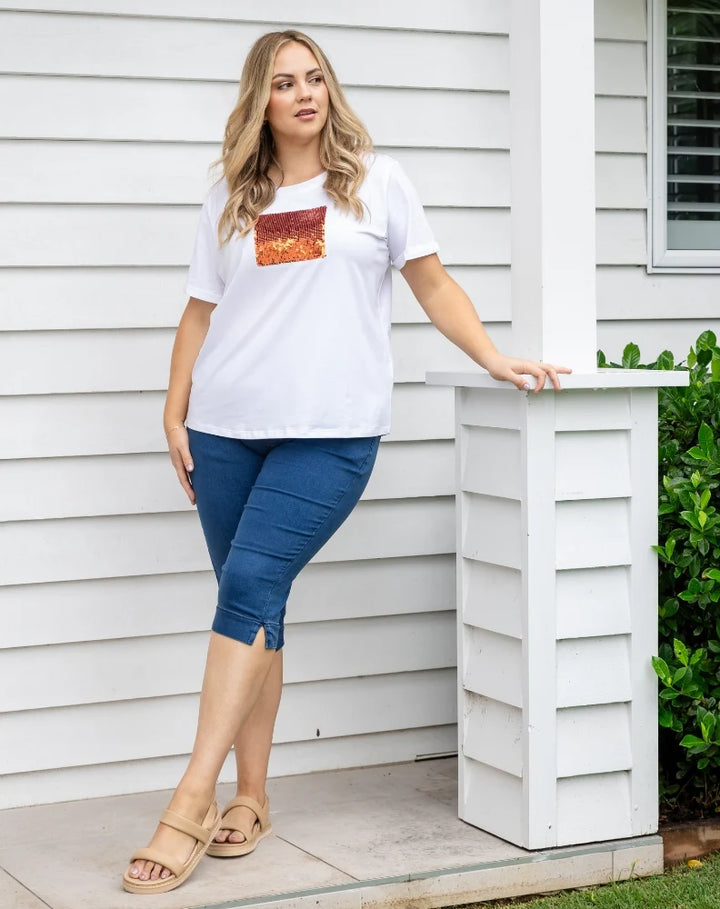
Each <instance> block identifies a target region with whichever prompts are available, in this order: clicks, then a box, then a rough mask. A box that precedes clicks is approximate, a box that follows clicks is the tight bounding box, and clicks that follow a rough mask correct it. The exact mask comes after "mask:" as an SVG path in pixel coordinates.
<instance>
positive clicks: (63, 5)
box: [11, 0, 607, 34]
mask: <svg viewBox="0 0 720 909" xmlns="http://www.w3.org/2000/svg"><path fill="white" fill-rule="evenodd" d="M605 2H607V0H605ZM11 8H12V9H23V10H47V11H60V12H71V13H87V12H90V13H99V14H102V15H113V16H123V15H140V16H148V8H147V4H145V3H142V2H141V0H122V2H120V0H107V2H106V0H70V2H68V0H38V2H35V0H17V2H14V3H13V4H12V7H11ZM272 12H273V13H274V14H275V16H276V18H275V19H265V18H263V19H261V18H260V17H259V16H258V15H257V14H256V15H248V10H247V8H243V7H242V6H239V5H238V3H237V2H235V0H204V2H203V4H202V6H199V5H198V4H197V3H196V2H195V0H154V2H153V5H152V18H158V19H164V18H171V19H175V18H190V19H192V20H202V19H221V20H224V21H227V22H239V21H240V22H243V21H261V22H263V24H264V25H267V26H268V29H267V30H269V29H270V27H272V25H273V24H275V25H279V24H282V26H283V27H285V28H288V27H291V26H290V25H289V23H292V27H295V26H302V25H311V24H312V25H334V26H338V27H341V28H345V27H348V26H354V27H358V28H378V27H379V28H391V29H398V30H400V31H402V32H405V31H407V30H409V29H412V30H414V29H430V30H431V31H433V32H436V31H440V32H441V31H458V32H478V31H484V32H489V33H494V32H497V33H499V34H503V33H507V30H508V24H509V12H508V10H507V9H505V4H504V3H498V2H497V0H461V2H454V3H448V4H447V5H446V6H445V7H444V8H443V15H442V17H440V16H438V14H437V7H435V6H430V5H425V4H422V3H417V2H414V0H396V2H394V3H393V4H388V3H385V2H383V0H367V2H366V3H363V4H362V6H361V7H357V8H355V7H349V6H346V5H345V4H342V5H341V4H339V3H337V2H336V0H316V2H314V3H313V4H312V5H311V6H307V7H303V9H302V16H301V19H300V21H298V19H297V15H298V7H297V4H296V3H291V2H290V0H277V2H276V3H275V4H274V5H273V10H272Z"/></svg>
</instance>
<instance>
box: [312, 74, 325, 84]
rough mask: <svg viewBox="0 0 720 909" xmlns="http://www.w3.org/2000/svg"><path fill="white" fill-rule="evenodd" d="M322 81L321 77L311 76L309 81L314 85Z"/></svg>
mask: <svg viewBox="0 0 720 909" xmlns="http://www.w3.org/2000/svg"><path fill="white" fill-rule="evenodd" d="M322 80H323V77H322V76H313V77H312V79H311V80H310V81H311V82H313V83H315V84H318V83H320V82H322Z"/></svg>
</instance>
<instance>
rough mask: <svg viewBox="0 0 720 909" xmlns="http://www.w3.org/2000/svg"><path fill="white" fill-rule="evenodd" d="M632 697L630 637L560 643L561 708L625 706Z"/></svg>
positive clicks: (559, 687) (558, 694)
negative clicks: (622, 704)
mask: <svg viewBox="0 0 720 909" xmlns="http://www.w3.org/2000/svg"><path fill="white" fill-rule="evenodd" d="M631 698H632V694H631V686H630V653H629V646H628V636H627V635H618V634H616V635H612V636H608V637H603V638H578V639H576V640H565V641H558V644H557V705H558V707H582V706H587V705H591V704H608V703H622V702H625V701H629V700H631Z"/></svg>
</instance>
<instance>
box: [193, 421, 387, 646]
mask: <svg viewBox="0 0 720 909" xmlns="http://www.w3.org/2000/svg"><path fill="white" fill-rule="evenodd" d="M188 436H189V439H190V452H191V454H192V459H193V463H194V465H195V469H194V470H193V473H192V484H193V488H194V490H195V497H196V500H197V509H198V514H199V516H200V523H201V525H202V529H203V533H204V534H205V541H206V543H207V547H208V551H209V553H210V559H211V561H212V564H213V568H214V569H215V576H216V577H217V579H218V603H217V610H216V612H215V619H214V621H213V625H212V628H213V631H216V632H217V633H218V634H222V635H225V636H226V637H230V638H234V639H235V640H237V641H244V642H245V643H246V644H252V643H253V641H254V640H255V636H256V634H257V633H258V631H259V629H260V628H261V627H262V628H263V629H264V632H265V646H266V647H267V648H270V649H273V650H280V648H281V647H282V646H283V643H284V635H283V627H284V619H285V603H286V601H287V598H288V594H289V593H290V587H291V585H292V582H293V581H294V580H295V578H296V577H297V575H298V573H299V572H300V570H301V569H302V568H303V567H304V566H305V565H306V564H307V563H308V562H309V561H310V559H311V558H312V557H313V556H314V555H315V553H316V552H317V551H318V550H319V549H320V548H321V546H323V545H324V544H325V543H326V542H327V541H328V540H329V539H330V537H331V536H332V535H333V534H334V533H335V531H336V530H337V529H338V527H339V526H340V525H341V524H342V523H343V521H344V520H345V518H347V516H348V515H349V514H350V512H351V511H352V510H353V508H354V507H355V505H356V503H357V501H358V499H359V498H360V496H361V494H362V491H363V490H364V489H365V486H366V485H367V481H368V479H369V478H370V473H371V471H372V468H373V465H374V463H375V457H376V455H377V450H378V444H379V442H380V438H379V436H373V437H371V438H357V439H355V438H348V439H230V438H226V437H225V436H215V435H210V434H208V433H204V432H197V431H196V430H194V429H189V430H188Z"/></svg>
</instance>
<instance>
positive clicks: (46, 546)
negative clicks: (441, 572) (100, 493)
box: [0, 497, 455, 584]
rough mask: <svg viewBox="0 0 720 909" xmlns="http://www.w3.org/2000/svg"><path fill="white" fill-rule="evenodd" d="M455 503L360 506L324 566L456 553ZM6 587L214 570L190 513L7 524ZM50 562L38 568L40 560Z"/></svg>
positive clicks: (3, 538)
mask: <svg viewBox="0 0 720 909" xmlns="http://www.w3.org/2000/svg"><path fill="white" fill-rule="evenodd" d="M453 505H454V503H453V499H452V497H434V498H429V499H400V500H382V501H378V502H372V501H369V502H361V503H360V504H359V505H358V506H357V507H356V508H355V510H354V511H353V513H352V515H351V516H350V517H349V518H348V519H347V521H346V522H345V524H343V526H342V527H341V528H340V530H338V532H337V533H336V534H335V536H333V537H332V539H331V540H330V541H329V542H328V543H327V544H326V545H325V546H324V547H323V548H322V550H321V551H320V552H319V553H318V555H317V556H315V559H316V560H317V561H323V562H333V561H346V560H348V559H379V558H389V557H395V556H412V555H435V554H438V553H447V552H452V551H453V548H454V540H455V509H454V507H453ZM0 550H1V551H2V552H3V556H4V558H5V559H6V566H5V569H4V570H3V580H2V583H3V584H31V583H41V582H44V581H68V580H76V579H83V578H108V577H126V576H132V575H140V574H172V573H176V572H182V571H201V570H204V569H207V568H209V567H210V565H209V559H208V555H207V551H206V549H205V545H204V541H203V538H202V532H201V530H200V524H199V521H198V520H197V518H196V516H195V515H194V514H191V513H187V512H175V513H167V514H145V515H114V516H110V517H83V518H64V519H59V520H45V521H17V522H7V523H5V524H0ZM38 552H42V554H43V557H42V559H41V560H38V558H37V553H38Z"/></svg>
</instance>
